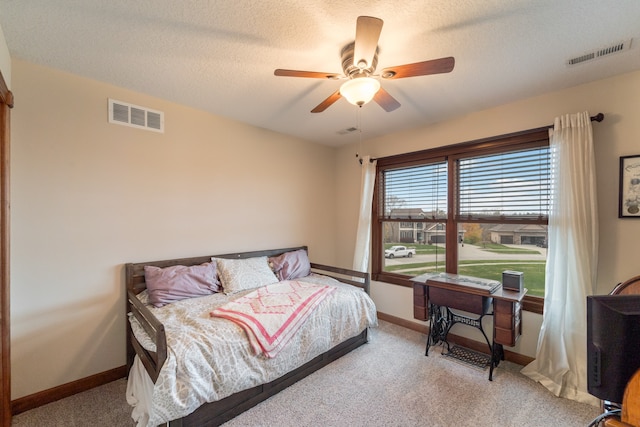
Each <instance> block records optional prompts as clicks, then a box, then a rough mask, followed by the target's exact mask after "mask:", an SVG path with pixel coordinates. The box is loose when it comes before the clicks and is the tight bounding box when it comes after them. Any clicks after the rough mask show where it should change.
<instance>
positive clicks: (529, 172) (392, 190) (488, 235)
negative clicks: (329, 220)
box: [372, 128, 551, 312]
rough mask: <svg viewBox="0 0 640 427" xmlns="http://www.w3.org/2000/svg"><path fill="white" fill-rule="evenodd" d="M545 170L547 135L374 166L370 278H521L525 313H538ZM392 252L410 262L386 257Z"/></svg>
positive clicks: (519, 137)
mask: <svg viewBox="0 0 640 427" xmlns="http://www.w3.org/2000/svg"><path fill="white" fill-rule="evenodd" d="M549 168H550V158H549V137H548V131H547V129H546V128H544V129H537V130H533V131H528V132H522V133H518V134H511V135H506V136H501V137H496V138H490V139H486V140H482V141H474V142H470V143H464V144H456V145H452V146H448V147H440V148H436V149H433V150H425V151H421V152H416V153H408V154H404V155H398V156H393V157H387V158H381V159H378V175H377V181H376V192H375V196H374V206H373V215H374V216H373V218H374V224H373V249H374V254H373V257H372V260H373V276H374V279H375V280H380V281H385V282H390V283H395V284H400V285H406V286H410V285H411V282H410V278H411V277H414V276H417V275H420V274H423V273H425V272H441V271H446V272H449V273H459V274H464V275H470V276H477V277H484V278H489V279H495V280H501V279H502V272H503V271H504V270H516V271H522V272H524V277H525V286H526V287H527V289H529V292H528V296H527V297H526V300H525V309H530V310H533V311H536V312H541V311H542V297H543V296H544V272H545V265H546V243H547V225H548V214H549V196H550V192H551V189H550V182H549ZM398 244H401V245H405V246H409V247H412V248H415V250H416V255H415V256H413V257H407V258H398V257H393V258H385V256H384V250H385V249H388V248H389V247H391V246H393V245H398Z"/></svg>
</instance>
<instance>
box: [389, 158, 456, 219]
mask: <svg viewBox="0 0 640 427" xmlns="http://www.w3.org/2000/svg"><path fill="white" fill-rule="evenodd" d="M380 179H381V184H382V185H380V190H381V197H380V202H381V206H380V209H379V212H380V215H381V216H382V217H383V218H385V219H412V220H416V219H417V220H429V219H445V218H446V217H447V163H446V161H439V162H437V163H430V164H425V165H419V166H412V167H406V168H400V169H388V170H384V171H382V173H381V176H380Z"/></svg>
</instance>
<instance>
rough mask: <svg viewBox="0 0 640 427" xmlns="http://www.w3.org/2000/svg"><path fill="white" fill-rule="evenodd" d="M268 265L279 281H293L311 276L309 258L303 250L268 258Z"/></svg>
mask: <svg viewBox="0 0 640 427" xmlns="http://www.w3.org/2000/svg"><path fill="white" fill-rule="evenodd" d="M269 265H270V266H271V269H272V270H273V272H274V273H275V274H276V276H278V279H280V280H294V279H297V278H298V277H306V276H308V275H309V274H311V264H310V263H309V256H308V255H307V251H305V250H304V249H298V250H297V251H291V252H285V253H283V254H282V255H278V256H276V257H271V258H269Z"/></svg>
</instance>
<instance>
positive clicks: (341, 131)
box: [336, 126, 358, 135]
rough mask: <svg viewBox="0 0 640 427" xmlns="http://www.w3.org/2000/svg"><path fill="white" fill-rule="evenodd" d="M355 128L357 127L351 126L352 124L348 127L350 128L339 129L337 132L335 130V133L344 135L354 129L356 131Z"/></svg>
mask: <svg viewBox="0 0 640 427" xmlns="http://www.w3.org/2000/svg"><path fill="white" fill-rule="evenodd" d="M357 130H358V128H356V127H353V126H352V127H350V128H346V129H340V130H339V131H338V132H336V133H337V134H338V135H346V134H348V133H351V132H355V131H357Z"/></svg>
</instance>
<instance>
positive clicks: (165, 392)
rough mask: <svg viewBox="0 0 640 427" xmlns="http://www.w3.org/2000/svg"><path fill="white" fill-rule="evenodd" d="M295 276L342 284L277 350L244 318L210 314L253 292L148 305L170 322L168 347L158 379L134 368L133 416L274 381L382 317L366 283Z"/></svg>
mask: <svg viewBox="0 0 640 427" xmlns="http://www.w3.org/2000/svg"><path fill="white" fill-rule="evenodd" d="M297 280H300V281H307V282H311V283H317V284H321V285H330V286H335V287H336V288H337V290H336V291H335V292H332V293H331V294H330V295H328V296H327V297H326V298H325V299H324V300H323V301H322V302H321V303H320V304H319V306H318V308H317V309H316V310H315V311H314V313H313V314H312V316H311V317H309V318H308V319H307V320H306V321H305V323H304V324H303V325H302V327H301V328H300V329H299V330H298V332H297V334H296V335H295V336H294V337H293V338H292V339H291V341H290V342H289V344H288V345H287V346H286V347H285V348H283V349H282V351H281V352H280V353H279V354H278V356H277V357H274V358H267V357H264V355H256V354H255V353H254V351H253V349H252V347H251V345H250V343H249V341H248V339H247V336H246V333H245V331H244V330H243V329H242V328H241V327H240V326H238V325H236V324H235V323H233V322H232V321H230V320H227V319H221V318H215V317H213V318H212V317H210V316H209V313H210V312H211V310H213V309H215V308H217V307H220V306H221V305H223V304H224V303H226V302H227V301H229V299H230V298H231V299H233V298H239V297H241V296H243V295H245V294H246V293H248V292H243V293H238V294H236V295H233V296H231V297H229V296H226V295H224V294H221V293H220V294H215V295H211V296H207V297H201V298H191V299H188V300H183V301H179V302H176V303H172V304H168V305H166V306H164V307H160V308H155V307H152V306H149V308H150V310H151V311H152V312H153V314H154V315H155V316H156V317H157V318H158V319H159V320H160V321H161V322H162V323H163V324H164V325H165V332H166V335H167V347H168V350H167V360H166V362H165V364H164V365H163V367H162V369H161V371H160V375H159V377H158V380H157V381H156V383H155V385H153V386H152V387H151V385H152V383H151V381H150V379H149V378H148V376H146V375H144V374H142V375H141V372H140V366H141V365H142V364H141V363H136V365H134V368H135V367H136V366H137V368H136V369H135V371H136V372H133V371H134V369H132V373H131V374H130V375H129V383H128V386H127V400H128V402H129V403H130V404H132V405H133V406H134V410H133V413H132V417H133V418H134V420H135V421H136V422H137V423H138V426H157V425H159V424H162V423H165V422H167V421H170V420H174V419H177V418H182V417H184V416H186V415H188V414H190V413H191V412H193V411H194V410H196V409H197V408H198V407H199V406H200V405H202V404H203V403H205V402H212V401H216V400H220V399H223V398H225V397H227V396H229V395H231V394H233V393H236V392H239V391H242V390H245V389H248V388H251V387H254V386H257V385H260V384H263V383H267V382H270V381H273V380H275V379H277V378H279V377H281V376H282V375H284V374H286V373H287V372H290V371H292V370H294V369H295V368H297V367H299V366H301V365H302V364H304V363H306V362H308V361H309V360H311V359H313V358H314V357H316V356H318V355H319V354H322V353H324V352H325V351H327V350H329V349H330V348H332V347H334V346H335V345H337V344H339V343H341V342H342V341H345V340H346V339H348V338H351V337H353V336H356V335H358V334H359V333H360V332H362V331H363V330H364V329H366V328H368V327H371V326H375V325H377V318H376V308H375V305H374V303H373V301H372V300H371V298H369V296H368V295H367V294H366V293H365V292H364V291H362V289H360V288H356V287H354V286H350V285H345V284H342V283H340V282H338V281H336V280H334V279H332V278H329V277H326V276H320V275H317V274H312V275H311V276H309V277H306V278H302V279H297ZM145 297H146V292H143V293H142V294H140V299H141V300H142V301H143V302H146V301H145ZM130 321H131V325H132V330H133V333H134V335H135V336H136V337H137V338H138V340H139V341H140V342H141V344H142V345H143V346H144V347H145V348H147V349H149V350H155V348H153V344H152V343H151V341H150V339H149V338H148V337H147V336H146V333H145V332H144V330H143V329H142V328H141V326H140V325H139V323H138V322H137V320H136V319H135V318H133V317H130ZM145 376H146V378H145ZM145 383H146V385H145ZM145 390H147V391H146V392H145ZM149 394H151V395H149Z"/></svg>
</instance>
